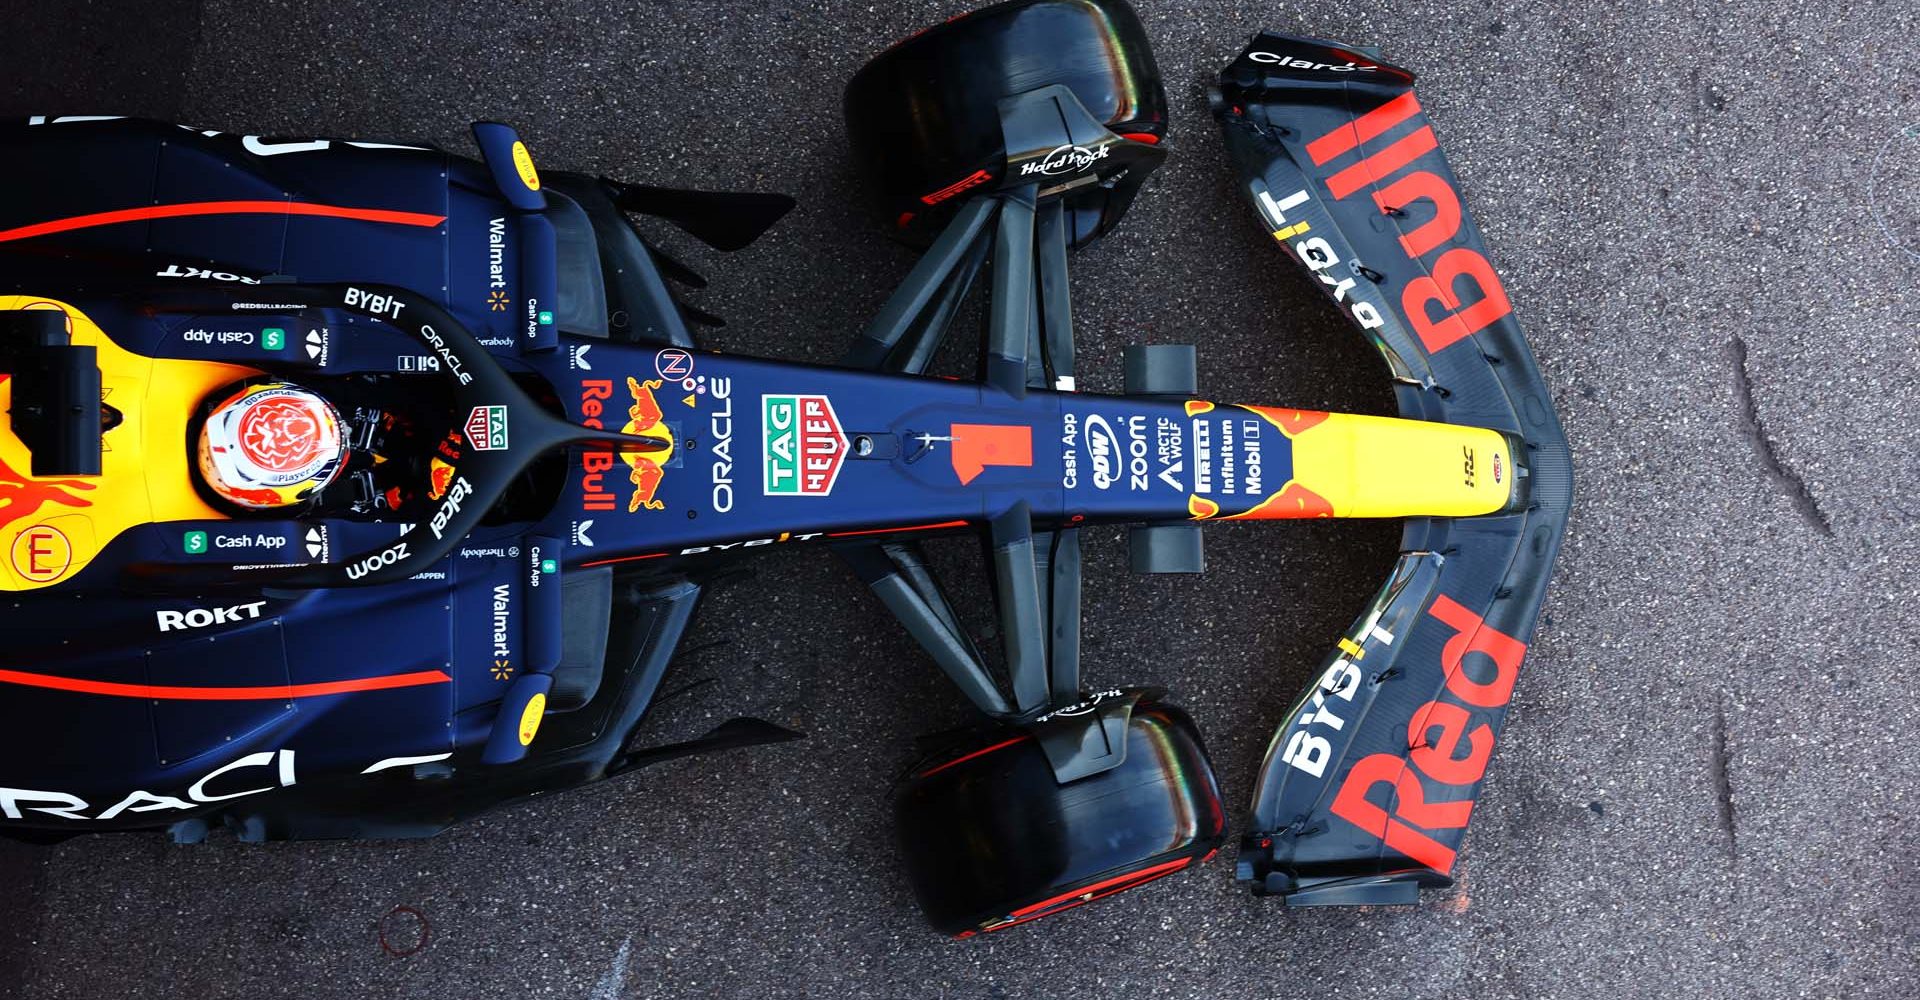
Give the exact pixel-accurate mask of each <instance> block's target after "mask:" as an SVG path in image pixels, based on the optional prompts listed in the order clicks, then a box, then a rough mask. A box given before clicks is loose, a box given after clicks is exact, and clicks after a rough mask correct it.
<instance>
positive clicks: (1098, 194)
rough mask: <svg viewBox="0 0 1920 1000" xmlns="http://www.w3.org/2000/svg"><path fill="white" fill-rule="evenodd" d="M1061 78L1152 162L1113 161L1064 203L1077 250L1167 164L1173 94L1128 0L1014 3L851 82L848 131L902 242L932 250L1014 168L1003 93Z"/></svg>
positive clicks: (892, 55)
mask: <svg viewBox="0 0 1920 1000" xmlns="http://www.w3.org/2000/svg"><path fill="white" fill-rule="evenodd" d="M1054 84H1062V85H1065V86H1066V87H1067V88H1068V89H1070V90H1072V91H1073V94H1074V96H1075V97H1076V98H1078V99H1079V101H1080V103H1081V104H1082V105H1083V106H1085V108H1086V109H1087V112H1088V113H1089V114H1091V115H1092V116H1093V118H1094V119H1095V120H1096V121H1098V122H1101V123H1103V124H1105V125H1106V127H1107V128H1108V130H1109V131H1112V132H1114V133H1116V134H1118V135H1120V136H1122V137H1123V138H1126V139H1128V140H1131V141H1133V142H1136V143H1140V144H1142V145H1143V146H1145V147H1147V148H1146V149H1145V150H1144V152H1148V153H1152V154H1153V155H1150V156H1138V157H1127V158H1124V159H1125V160H1126V161H1127V162H1126V163H1125V164H1124V165H1123V164H1122V163H1121V160H1122V159H1123V158H1115V160H1114V164H1113V166H1114V169H1113V170H1112V171H1107V170H1103V171H1102V178H1101V179H1102V183H1101V184H1098V185H1093V186H1092V187H1091V188H1088V189H1083V190H1080V191H1076V192H1074V193H1073V194H1072V195H1070V196H1069V197H1068V199H1067V207H1068V209H1069V218H1070V220H1071V222H1072V228H1071V230H1070V232H1069V235H1070V236H1071V238H1072V240H1073V242H1074V243H1075V244H1076V245H1080V244H1084V243H1087V242H1089V241H1091V240H1092V239H1094V238H1095V237H1097V236H1100V235H1102V234H1104V233H1105V232H1106V231H1107V230H1109V229H1111V228H1112V227H1113V225H1114V224H1115V223H1117V222H1118V221H1119V219H1120V216H1121V214H1122V213H1124V212H1125V211H1126V208H1127V205H1128V204H1130V203H1131V202H1132V200H1133V195H1134V192H1135V191H1136V190H1137V189H1138V188H1139V185H1140V182H1141V181H1142V180H1143V179H1144V178H1145V176H1146V175H1147V174H1148V173H1150V172H1151V171H1152V170H1153V168H1154V167H1155V166H1157V165H1158V162H1159V159H1160V158H1161V157H1160V155H1159V153H1158V151H1157V150H1154V149H1152V147H1154V146H1157V145H1158V144H1159V142H1160V140H1161V139H1162V138H1164V137H1165V135H1166V123H1167V97H1166V92H1165V90H1164V89H1163V88H1162V87H1161V83H1160V69H1159V67H1158V66H1157V65H1156V64H1155V63H1154V60H1153V51H1152V49H1151V48H1149V47H1148V45H1147V36H1146V32H1145V30H1144V29H1142V27H1141V25H1140V19H1139V17H1138V16H1137V15H1136V14H1134V12H1133V8H1131V7H1129V6H1127V4H1126V0H1014V2H1011V3H1002V4H996V5H994V6H991V7H986V8H983V9H981V10H977V11H974V12H973V13H971V14H965V15H962V16H960V17H957V18H954V19H953V20H951V21H948V22H946V23H945V24H941V25H939V26H937V27H934V28H931V29H929V30H926V31H923V32H921V33H919V34H917V35H914V36H913V37H911V38H908V39H906V40H905V41H902V42H900V43H898V44H896V45H894V46H893V47H892V48H890V49H888V50H886V51H885V52H882V53H881V54H880V55H878V56H876V57H874V59H873V61H872V62H869V63H868V64H867V65H866V66H864V67H862V68H861V70H860V72H858V73H856V74H855V75H854V77H853V80H852V81H851V82H850V83H848V84H847V93H846V116H847V131H848V133H849V134H850V136H851V138H852V142H853V149H854V154H855V156H856V158H858V159H859V160H860V161H861V163H862V164H863V166H864V167H865V168H866V172H867V174H868V176H869V177H870V178H872V180H873V182H874V183H875V184H876V186H877V188H878V192H879V195H880V200H881V204H882V207H883V208H884V209H885V210H886V212H887V218H889V219H892V220H894V222H895V225H896V229H897V230H898V235H900V236H901V237H902V238H903V239H906V240H908V241H910V242H918V243H924V242H926V241H928V240H930V239H931V238H932V237H933V236H934V235H935V234H937V233H938V232H939V230H940V228H941V227H942V226H944V225H945V223H946V222H947V221H948V220H949V219H950V218H951V217H952V215H953V212H954V210H955V209H956V208H958V206H959V205H960V204H961V203H962V202H963V201H965V200H966V199H965V198H963V197H960V196H961V195H962V194H971V193H975V192H979V191H993V190H995V189H997V188H999V187H1000V186H1001V180H1002V177H1003V175H1004V174H1005V172H1006V166H1007V150H1006V143H1005V141H1004V139H1003V137H1002V133H1001V127H1000V111H999V102H1000V99H1001V98H1004V97H1010V96H1013V95H1016V94H1023V93H1027V92H1028V91H1032V90H1037V89H1039V88H1042V87H1047V86H1051V85H1054Z"/></svg>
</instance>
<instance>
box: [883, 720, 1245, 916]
mask: <svg viewBox="0 0 1920 1000" xmlns="http://www.w3.org/2000/svg"><path fill="white" fill-rule="evenodd" d="M895 820H896V823H895V825H896V827H897V829H898V833H899V838H900V847H901V854H902V856H903V858H904V859H905V861H906V868H907V874H908V878H909V880H910V881H911V882H912V884H913V890H914V895H915V896H916V897H918V899H919V902H920V908H921V910H922V911H923V912H925V913H926V916H927V920H928V922H930V923H931V924H933V926H934V927H935V929H937V930H940V931H942V932H944V933H947V934H953V935H957V936H959V937H971V936H972V935H973V934H975V933H978V932H982V931H987V932H991V931H996V930H1001V929H1004V928H1007V927H1012V926H1014V925H1016V924H1022V923H1026V922H1027V921H1029V920H1037V919H1039V918H1040V917H1044V916H1048V915H1051V914H1053V913H1058V912H1060V911H1061V910H1066V909H1071V908H1072V907H1075V906H1078V905H1080V904H1081V903H1084V902H1088V901H1090V900H1092V899H1097V898H1100V897H1101V896H1107V895H1111V894H1113V893H1116V892H1119V891H1121V890H1123V889H1130V888H1133V887H1134V886H1136V885H1141V884H1143V883H1145V882H1150V881H1152V880H1154V879H1157V878H1159V877H1161V876H1163V875H1170V874H1172V873H1174V872H1176V871H1183V870H1186V869H1188V868H1191V867H1194V866H1195V865H1196V864H1198V863H1202V862H1204V861H1206V860H1207V859H1208V858H1211V857H1212V856H1213V853H1214V851H1215V849H1217V848H1218V847H1219V846H1220V841H1221V838H1222V836H1223V835H1224V834H1225V832H1226V815H1225V810H1224V809H1223V808H1222V807H1221V804H1220V790H1219V787H1218V785H1216V784H1215V782H1214V779H1213V768H1212V766H1211V765H1210V764H1209V763H1208V761H1207V755H1206V750H1205V748H1204V747H1203V746H1202V745H1201V743H1200V735H1199V733H1198V732H1197V731H1196V730H1195V729H1194V725H1193V721H1192V720H1191V719H1189V718H1188V717H1187V714H1186V713H1185V712H1183V711H1181V710H1180V709H1178V708H1175V707H1173V706H1171V705H1163V704H1156V703H1147V704H1142V705H1140V706H1138V707H1137V708H1136V709H1135V710H1134V712H1133V715H1132V718H1131V719H1130V720H1129V721H1128V724H1127V752H1126V759H1125V760H1124V761H1123V762H1122V763H1121V764H1120V766H1119V767H1116V768H1113V769H1111V770H1108V771H1103V772H1101V773H1099V774H1095V775H1092V776H1090V777H1086V778H1081V779H1079V780H1077V781H1073V782H1070V783H1068V784H1065V785H1062V784H1059V783H1058V782H1057V781H1055V780H1054V776H1053V769H1052V767H1051V766H1050V765H1049V764H1048V763H1047V758H1046V754H1045V753H1043V752H1042V751H1041V749H1040V746H1039V743H1038V742H1037V741H1036V740H1035V739H1034V738H1033V737H1032V736H1031V735H1030V734H1028V733H1026V732H1025V731H1023V730H1018V729H999V730H995V731H994V732H992V733H990V734H988V735H986V736H984V737H981V738H979V739H976V740H973V741H970V742H967V743H965V744H962V745H961V746H959V747H956V748H954V749H952V750H949V751H948V752H946V753H944V754H942V755H940V756H939V757H938V758H936V762H935V763H933V764H931V765H928V766H925V767H922V768H921V769H920V770H919V771H918V773H916V774H915V775H914V776H913V777H912V778H910V779H908V781H907V782H906V783H905V784H904V785H903V787H902V789H901V790H900V792H899V793H898V797H897V799H896V801H895Z"/></svg>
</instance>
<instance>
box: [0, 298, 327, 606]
mask: <svg viewBox="0 0 1920 1000" xmlns="http://www.w3.org/2000/svg"><path fill="white" fill-rule="evenodd" d="M0 309H49V310H59V311H61V312H64V313H65V314H66V316H67V329H68V333H69V334H70V335H71V337H72V342H73V343H74V344H76V345H90V346H92V347H94V348H95V350H96V351H97V363H98V364H99V367H100V384H101V390H102V395H103V397H104V398H106V399H110V400H111V401H112V402H113V403H114V404H115V409H116V410H118V411H119V413H120V422H119V423H118V424H116V425H114V426H113V427H111V428H110V429H108V430H107V431H106V434H105V438H104V447H103V451H102V454H101V463H100V470H101V474H100V475H99V476H84V477H74V476H57V477H52V476H34V475H31V474H30V473H29V472H28V471H27V470H30V469H31V468H32V467H33V458H32V455H31V454H30V453H29V452H28V450H27V447H26V445H25V444H23V443H22V442H21V441H20V439H19V438H18V437H16V436H15V435H14V434H13V432H12V429H11V427H10V425H8V424H6V423H5V422H0V591H22V590H35V589H38V588H41V587H47V586H52V585H55V584H59V583H61V582H63V581H66V580H69V579H71V578H72V577H73V576H74V575H75V574H77V573H79V572H80V571H82V570H83V569H85V568H86V567H87V565H88V564H89V563H91V562H92V561H93V558H94V556H95V555H97V554H98V553H99V551H100V549H101V547H102V546H104V545H106V544H107V543H109V542H111V541H113V539H114V538H116V537H118V536H119V535H120V534H121V533H122V532H124V531H126V530H127V529H128V528H132V527H135V526H137V525H144V524H150V523H156V522H166V521H217V520H225V519H226V518H227V517H228V515H227V514H226V513H225V512H222V511H219V510H216V509H214V508H212V507H210V506H209V505H208V504H207V502H206V501H204V500H202V499H201V497H200V494H199V493H198V492H197V491H196V490H195V489H194V486H193V476H194V472H193V468H192V465H193V462H194V454H193V450H192V449H190V448H187V447H183V443H184V442H187V441H189V440H191V438H190V437H189V436H188V433H187V428H188V424H189V422H190V420H191V418H192V415H193V413H194V411H195V410H196V409H197V408H198V407H199V406H200V405H201V404H202V402H203V401H204V400H206V399H207V397H208V396H209V395H211V394H212V393H214V392H215V391H217V390H218V389H220V388H221V387H223V386H228V385H232V384H234V383H236V382H239V381H241V380H243V379H246V378H249V377H254V376H258V375H259V374H260V373H259V372H258V371H255V370H253V369H251V368H243V367H239V366H236V365H228V364H220V363H215V362H206V361H179V360H171V359H158V358H149V357H146V356H144V355H139V354H134V353H133V352H131V351H127V350H125V349H123V348H121V347H120V346H119V345H118V344H115V343H114V342H113V341H112V340H111V339H110V338H109V337H107V335H106V334H105V333H104V332H103V331H102V330H101V329H100V327H99V326H98V325H97V324H95V323H94V322H93V321H92V320H91V319H89V318H88V317H87V315H86V314H85V313H83V312H81V311H80V310H78V309H75V308H73V307H71V306H69V305H67V304H65V303H63V302H58V301H55V300H52V299H43V298H38V297H35V296H19V295H14V296H0ZM12 401H13V384H12V380H10V379H8V378H6V377H4V376H0V412H6V411H10V410H11V408H12ZM296 437H297V436H296ZM256 441H257V442H258V443H259V444H260V445H261V446H262V447H263V448H264V449H265V450H264V453H265V454H267V455H269V456H271V457H275V458H276V460H277V459H278V458H279V457H287V456H291V454H292V453H293V452H294V451H297V450H299V449H298V448H297V447H296V444H297V442H296V441H283V440H281V438H280V437H279V436H278V434H277V433H276V434H272V435H269V434H268V433H267V429H266V428H265V427H264V426H263V427H262V428H260V431H259V433H258V434H257V435H256ZM283 453H284V454H283ZM289 460H290V459H289Z"/></svg>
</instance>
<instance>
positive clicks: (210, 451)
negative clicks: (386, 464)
mask: <svg viewBox="0 0 1920 1000" xmlns="http://www.w3.org/2000/svg"><path fill="white" fill-rule="evenodd" d="M346 458H347V446H346V441H345V432H344V428H343V426H342V425H341V422H340V414H339V413H338V412H337V411H336V410H334V408H333V404H331V403H329V402H327V401H326V400H325V399H324V398H322V397H321V396H320V395H319V394H318V393H315V392H312V391H310V390H307V389H302V388H301V387H299V386H297V385H291V384H288V383H285V382H271V383H268V384H265V385H250V386H245V387H242V388H241V389H239V390H238V391H236V392H234V393H233V394H232V395H230V396H228V397H227V398H226V399H224V400H221V401H220V402H219V403H218V404H215V406H214V407H213V410H212V412H210V413H208V414H207V422H206V424H205V425H203V426H202V427H201V428H200V448H199V465H200V477H201V478H202V479H204V480H205V481H206V483H207V486H208V487H209V488H211V489H212V490H213V491H214V492H215V493H217V494H219V495H220V497H221V499H223V500H226V501H228V502H229V503H233V504H237V505H239V506H241V507H247V508H250V509H253V510H274V509H278V508H283V507H291V506H295V505H297V504H302V503H305V502H306V501H307V500H308V499H310V498H311V495H312V493H313V491H315V490H317V489H319V488H321V487H323V486H325V485H327V484H328V483H330V482H332V481H333V478H334V477H335V476H337V475H339V474H340V470H341V469H342V468H343V467H344V466H345V465H346Z"/></svg>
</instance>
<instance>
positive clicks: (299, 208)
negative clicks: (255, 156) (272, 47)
mask: <svg viewBox="0 0 1920 1000" xmlns="http://www.w3.org/2000/svg"><path fill="white" fill-rule="evenodd" d="M196 215H309V216H318V217H321V218H327V219H354V220H358V221H360V222H386V223H391V224H393V225H396V226H423V227H425V226H437V225H439V224H441V223H442V222H445V221H447V217H446V216H444V215H429V214H427V213H425V212H398V211H394V210H392V209H385V208H352V207H349V206H346V205H316V204H313V203H311V202H304V201H195V202H186V203H183V204H179V205H147V206H144V207H142V208H123V209H118V210H116V211H112V212H95V213H93V214H91V215H75V216H69V217H68V218H65V219H54V220H52V221H50V222H36V223H34V224H33V225H30V226H18V227H15V228H13V229H6V230H0V243H6V242H9V241H12V240H27V239H32V238H33V237H35V236H49V235H52V234H53V233H65V232H71V231H73V230H75V229H92V228H94V227H96V226H117V225H120V224H122V223H126V222H149V221H152V220H154V219H179V218H186V217H189V216H196Z"/></svg>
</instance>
